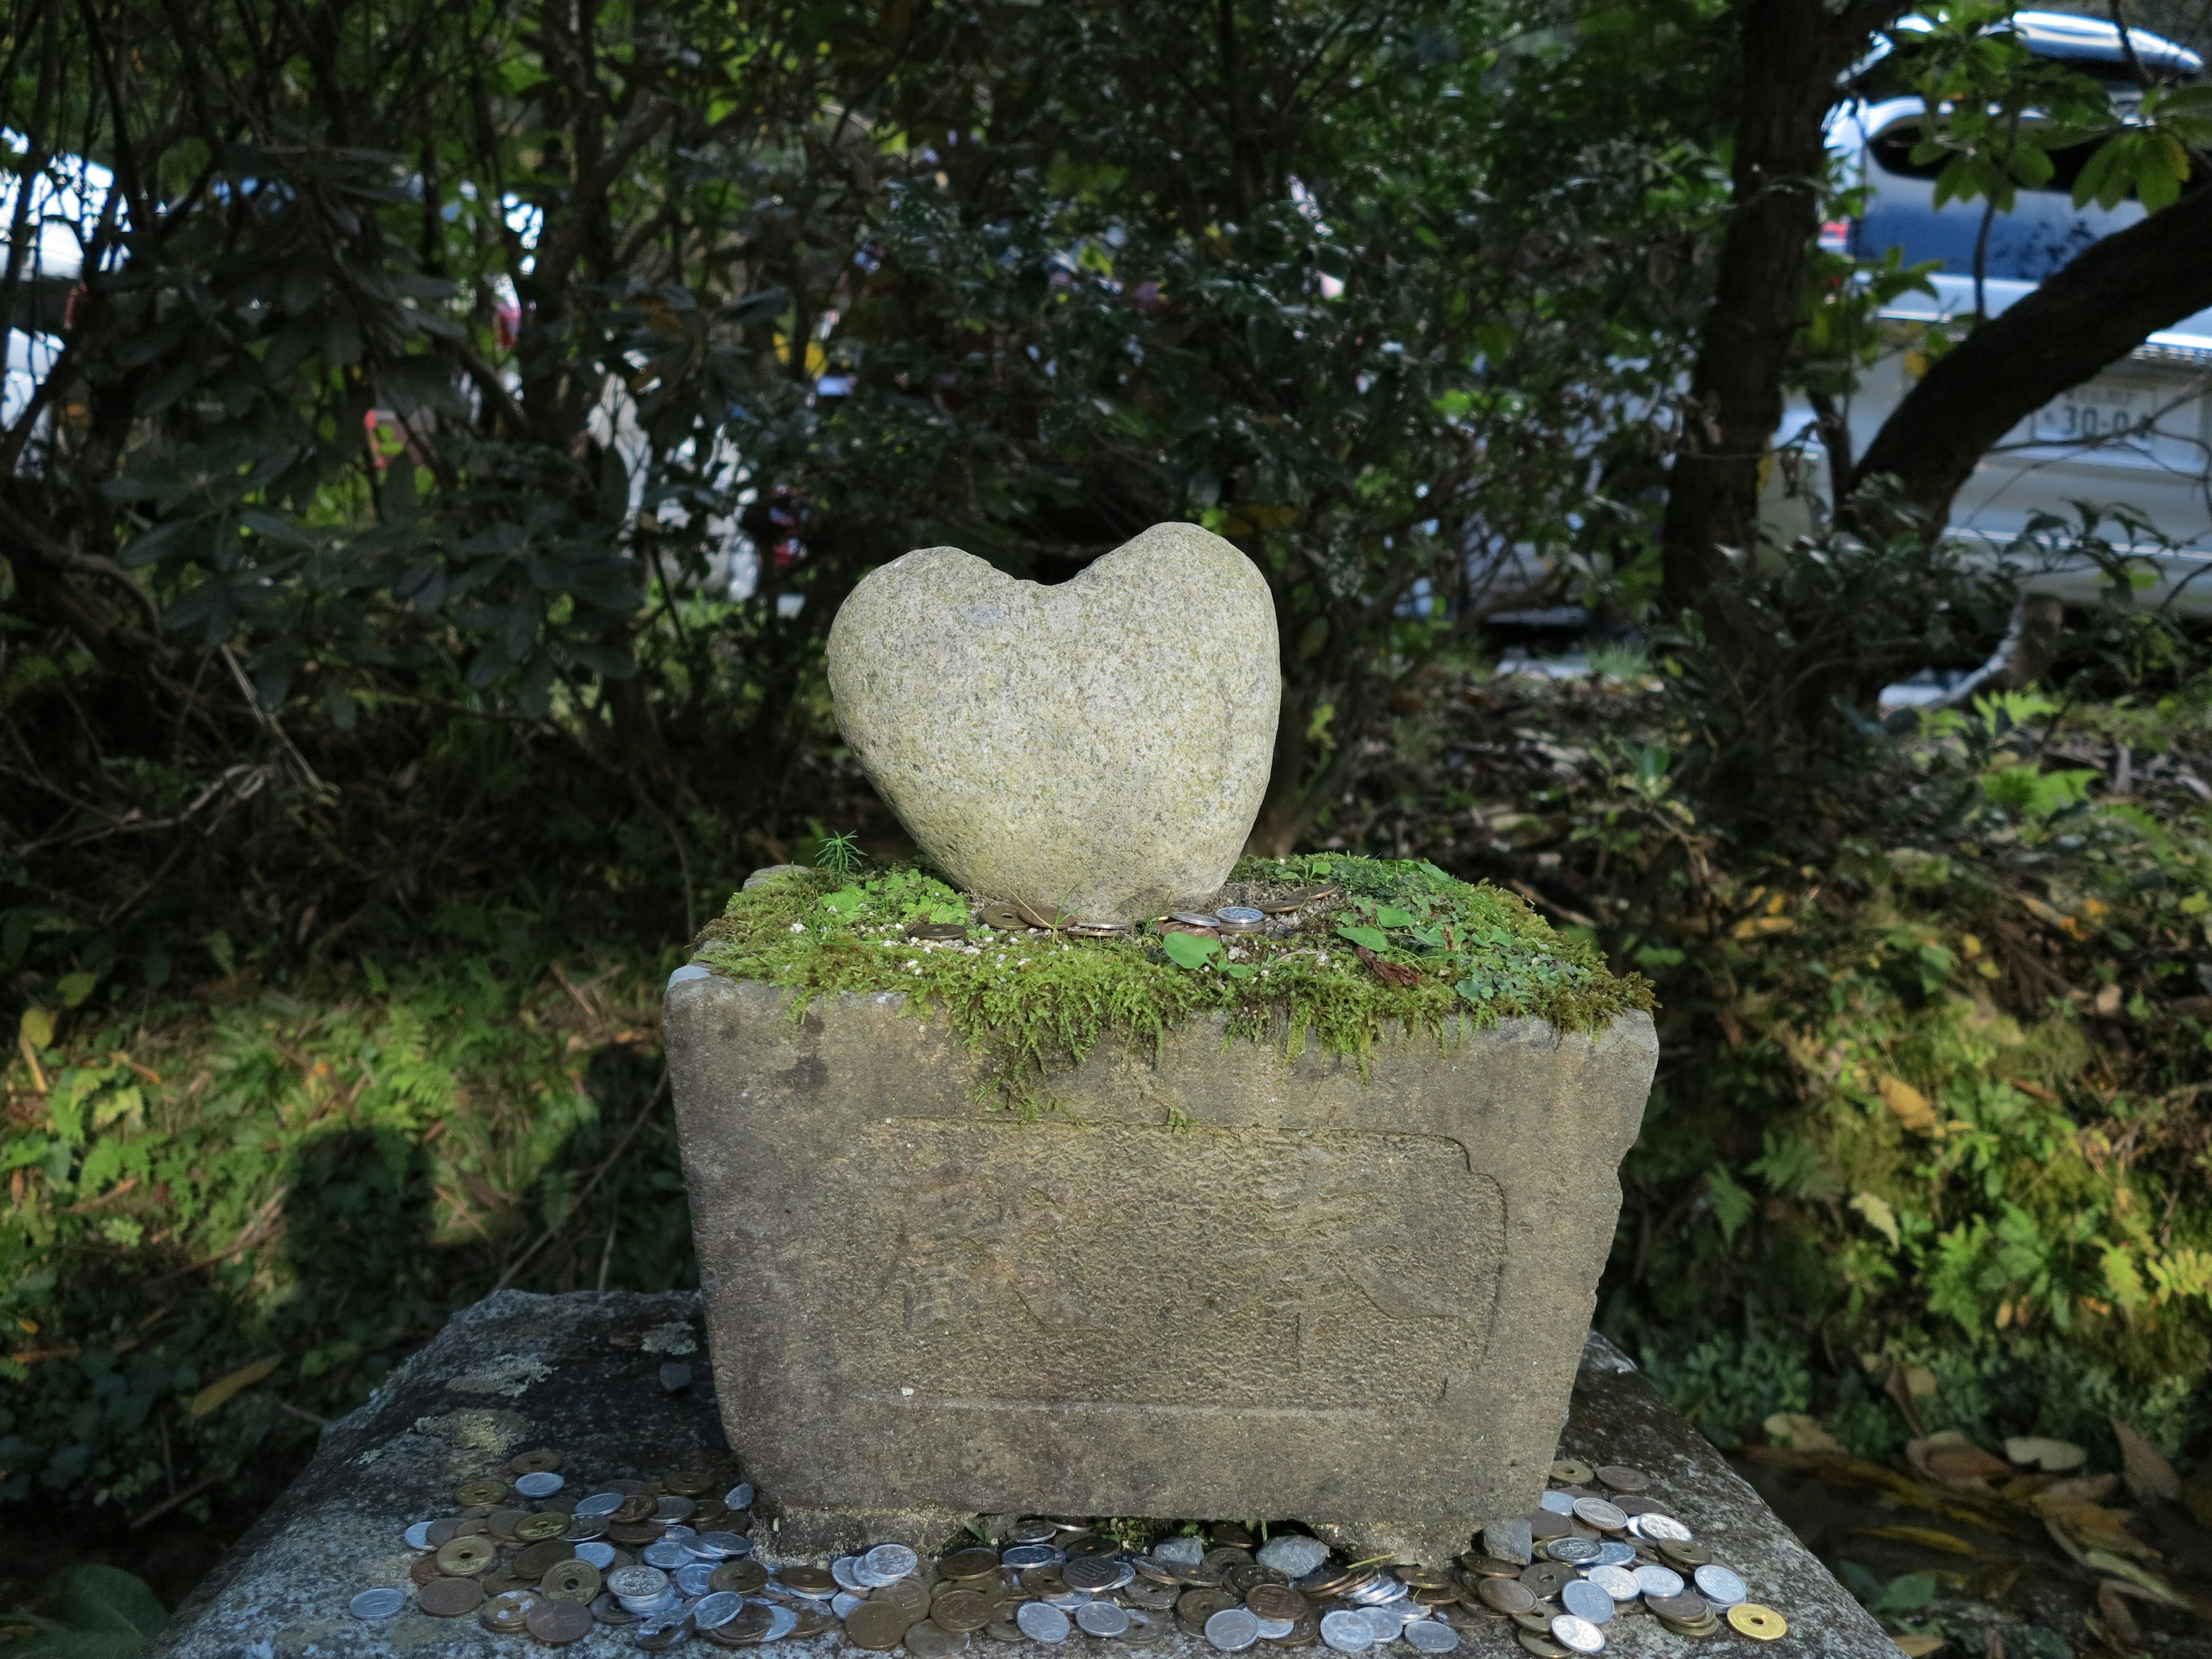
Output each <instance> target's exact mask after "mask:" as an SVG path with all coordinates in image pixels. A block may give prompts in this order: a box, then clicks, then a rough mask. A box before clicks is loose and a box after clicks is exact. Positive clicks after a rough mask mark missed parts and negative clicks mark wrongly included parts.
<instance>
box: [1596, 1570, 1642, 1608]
mask: <svg viewBox="0 0 2212 1659" xmlns="http://www.w3.org/2000/svg"><path fill="white" fill-rule="evenodd" d="M1589 1582H1590V1583H1593V1584H1595V1585H1596V1586H1597V1587H1598V1588H1599V1589H1601V1590H1603V1591H1604V1592H1605V1593H1606V1594H1607V1595H1610V1596H1611V1597H1612V1598H1613V1600H1614V1601H1634V1600H1635V1599H1636V1598H1637V1596H1638V1595H1641V1594H1642V1591H1641V1589H1639V1587H1638V1584H1637V1583H1636V1575H1635V1574H1634V1573H1632V1572H1631V1571H1629V1570H1628V1569H1627V1568H1626V1567H1616V1566H1610V1565H1607V1566H1596V1567H1592V1568H1591V1569H1590V1570H1589Z"/></svg>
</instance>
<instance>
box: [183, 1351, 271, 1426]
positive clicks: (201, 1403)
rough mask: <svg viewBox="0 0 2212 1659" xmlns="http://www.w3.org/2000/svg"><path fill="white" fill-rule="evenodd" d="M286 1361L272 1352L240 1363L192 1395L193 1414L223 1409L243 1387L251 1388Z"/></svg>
mask: <svg viewBox="0 0 2212 1659" xmlns="http://www.w3.org/2000/svg"><path fill="white" fill-rule="evenodd" d="M283 1363H284V1356H283V1354H280V1353H272V1354H270V1356H269V1357H268V1358H266V1359H257V1360H255V1361H254V1362H253V1363H252V1364H250V1365H240V1367H239V1368H238V1369H237V1370H234V1371H233V1372H231V1374H230V1375H229V1376H223V1377H218V1378H217V1379H216V1381H214V1382H212V1383H209V1384H208V1385H207V1387H205V1388H204V1389H201V1390H200V1391H199V1392H198V1393H197V1394H196V1395H193V1396H192V1403H191V1414H192V1415H193V1416H194V1417H205V1416H206V1415H208V1413H210V1412H218V1411H221V1410H222V1408H223V1407H225V1406H227V1405H228V1404H229V1403H230V1399H231V1396H232V1395H234V1394H236V1393H238V1391H239V1390H240V1389H250V1388H252V1386H253V1385H254V1384H255V1383H258V1382H259V1381H260V1380H261V1379H262V1378H263V1377H264V1376H268V1375H269V1373H270V1372H271V1371H273V1370H276V1368H277V1366H279V1365H281V1364H283Z"/></svg>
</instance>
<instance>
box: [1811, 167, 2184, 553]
mask: <svg viewBox="0 0 2212 1659" xmlns="http://www.w3.org/2000/svg"><path fill="white" fill-rule="evenodd" d="M2206 307H2212V189H2200V190H2197V191H2193V192H2191V194H2190V195H2187V196H2185V197H2182V198H2181V200H2179V202H2176V203H2175V204H2173V205H2172V207H2169V208H2166V209H2165V210H2162V211H2160V212H2158V213H2154V214H2153V215H2151V216H2150V217H2148V219H2145V220H2142V222H2139V223H2136V224H2133V225H2130V226H2129V227H2128V228H2126V229H2125V230H2123V231H2120V232H2118V233H2117V234H2113V235H2111V236H2107V237H2106V238H2105V240H2103V241H2101V242H2099V243H2097V244H2096V245H2095V246H2092V247H2090V248H2089V249H2087V251H2086V252H2082V253H2081V254H2080V255H2078V256H2077V257H2076V258H2075V259H2074V260H2073V261H2072V262H2071V263H2070V264H2068V265H2067V266H2066V267H2065V268H2064V269H2063V270H2060V271H2059V272H2057V275H2055V276H2051V278H2050V279H2049V280H2048V281H2046V282H2045V283H2044V284H2043V285H2042V286H2041V287H2040V288H2039V289H2036V290H2035V291H2034V292H2033V293H2032V294H2030V295H2027V296H2026V297H2025V298H2024V299H2022V300H2021V301H2020V302H2019V303H2018V304H2016V305H2015V306H2014V307H2012V308H2011V309H2010V310H2008V311H2007V312H2006V313H2004V314H2003V315H2002V316H2000V317H1997V318H1996V319H1993V320H1991V321H1990V322H1986V323H1984V324H1983V325H1981V326H1980V327H1979V328H1978V329H1976V330H1975V331H1973V332H1972V334H1970V335H1968V336H1967V337H1966V339H1965V340H1964V341H1962V342H1961V343H1960V344H1959V345H1957V346H1956V347H1954V349H1952V350H1951V351H1949V352H1948V353H1947V354H1946V355H1945V356H1943V357H1942V358H1941V359H1939V360H1938V361H1937V362H1936V365H1935V367H1934V368H1930V369H1929V371H1928V374H1927V376H1926V377H1925V378H1924V379H1923V380H1921V382H1920V384H1919V385H1917V386H1914V387H1913V388H1912V390H1911V392H1909V393H1908V394H1906V396H1905V401H1904V402H1903V403H1901V404H1899V405H1898V406H1897V408H1896V409H1895V410H1893V411H1892V412H1891V414H1890V416H1889V418H1888V420H1887V421H1885V422H1883V423H1882V428H1881V431H1880V432H1879V433H1877V434H1875V440H1874V441H1873V442H1872V443H1870V444H1869V445H1868V446H1867V452H1866V453H1865V455H1863V457H1861V458H1860V460H1859V464H1858V467H1857V471H1855V472H1854V473H1853V475H1852V483H1853V486H1854V487H1855V488H1856V487H1857V485H1859V484H1863V483H1865V482H1867V481H1868V480H1869V479H1870V478H1874V477H1879V476H1881V475H1884V474H1887V475H1888V476H1889V477H1893V478H1895V479H1896V480H1897V481H1898V483H1899V485H1900V486H1901V490H1902V495H1903V498H1904V500H1905V502H1906V503H1907V504H1909V505H1910V506H1911V507H1914V508H1916V509H1917V510H1918V511H1919V512H1920V513H1923V514H1924V515H1925V520H1924V522H1925V526H1926V528H1927V531H1928V533H1929V534H1930V535H1933V534H1936V533H1938V532H1941V531H1942V528H1943V526H1944V524H1945V522H1946V521H1947V520H1948V517H1949V514H1950V509H1951V498H1952V497H1953V496H1954V495H1957V494H1958V492H1959V489H1960V485H1962V484H1964V483H1966V479H1967V477H1969V476H1970V475H1971V474H1972V472H1973V470H1974V467H1975V465H1976V464H1977V463H1978V461H1980V459H1982V457H1983V455H1984V454H1985V453H1987V452H1988V450H1989V448H1990V445H1992V444H1994V443H1996V441H1998V440H1999V439H2000V438H2002V437H2003V436H2004V435H2005V434H2006V433H2008V432H2009V431H2010V430H2012V428H2014V427H2015V425H2017V424H2018V423H2019V422H2021V421H2022V420H2025V419H2026V418H2027V416H2029V415H2032V414H2033V413H2034V412H2035V410H2039V409H2040V408H2042V407H2043V405H2044V404H2047V403H2049V402H2050V401H2051V399H2052V398H2055V397H2057V395H2058V394H2059V393H2060V392H2063V391H2065V390H2066V389H2067V388H2068V387H2069V386H2079V385H2080V384H2081V382H2082V381H2084V380H2087V379H2088V378H2089V377H2090V376H2091V375H2093V374H2095V373H2096V372H2097V371H2098V370H2099V369H2100V368H2104V367H2105V366H2106V364H2108V363H2111V362H2117V361H2118V359H2120V358H2122V357H2124V356H2126V355H2127V354H2128V353H2129V352H2130V350H2132V349H2134V348H2136V346H2138V345H2140V344H2142V342H2143V340H2144V339H2145V338H2146V337H2148V336H2149V335H2152V334H2154V333H2156V332H2157V331H2159V330H2160V329H2162V328H2171V327H2172V325H2174V324H2176V323H2178V322H2179V321H2180V320H2181V319H2183V318H2185V317H2187V316H2188V315H2190V314H2191V313H2192V312H2197V311H2202V310H2203V309H2205V308H2206Z"/></svg>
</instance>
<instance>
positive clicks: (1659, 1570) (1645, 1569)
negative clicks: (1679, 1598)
mask: <svg viewBox="0 0 2212 1659" xmlns="http://www.w3.org/2000/svg"><path fill="white" fill-rule="evenodd" d="M1633 1571H1634V1572H1635V1575H1636V1588H1637V1590H1638V1593H1640V1594H1641V1595H1643V1597H1644V1600H1645V1601H1647V1602H1648V1601H1651V1600H1653V1599H1654V1598H1655V1597H1656V1598H1659V1599H1662V1600H1663V1599H1664V1598H1666V1597H1668V1596H1669V1595H1680V1594H1681V1593H1682V1575H1681V1574H1680V1573H1679V1572H1676V1571H1674V1569H1673V1568H1672V1567H1662V1566H1661V1565H1659V1564H1658V1563H1657V1562H1656V1561H1650V1562H1646V1563H1645V1564H1644V1565H1642V1566H1640V1567H1637V1568H1635V1569H1633Z"/></svg>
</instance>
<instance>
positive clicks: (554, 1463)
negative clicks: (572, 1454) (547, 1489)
mask: <svg viewBox="0 0 2212 1659" xmlns="http://www.w3.org/2000/svg"><path fill="white" fill-rule="evenodd" d="M565 1462H568V1460H567V1459H566V1458H564V1457H563V1456H562V1455H561V1454H560V1453H559V1452H556V1451H548V1450H544V1449H539V1450H538V1451H526V1452H522V1453H520V1454H518V1455H515V1456H513V1457H510V1458H508V1459H507V1473H508V1474H552V1473H553V1472H554V1471H555V1470H556V1469H558V1468H560V1467H561V1465H562V1464H563V1463H565Z"/></svg>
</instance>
